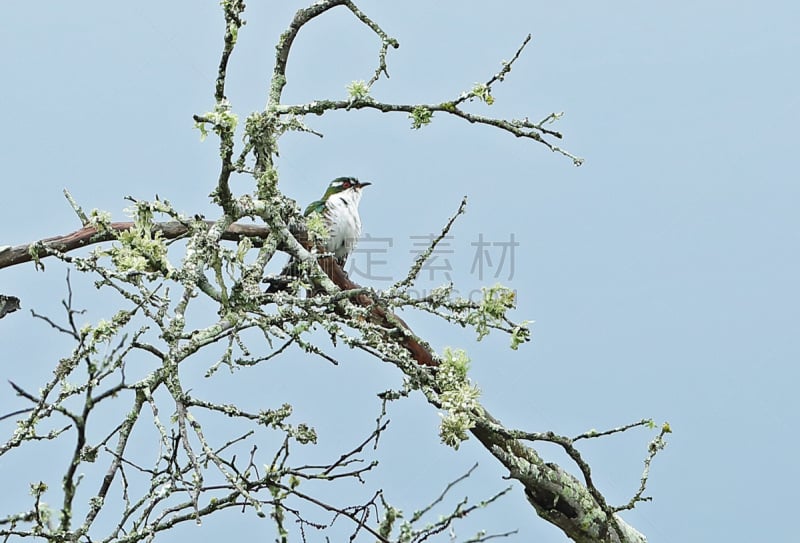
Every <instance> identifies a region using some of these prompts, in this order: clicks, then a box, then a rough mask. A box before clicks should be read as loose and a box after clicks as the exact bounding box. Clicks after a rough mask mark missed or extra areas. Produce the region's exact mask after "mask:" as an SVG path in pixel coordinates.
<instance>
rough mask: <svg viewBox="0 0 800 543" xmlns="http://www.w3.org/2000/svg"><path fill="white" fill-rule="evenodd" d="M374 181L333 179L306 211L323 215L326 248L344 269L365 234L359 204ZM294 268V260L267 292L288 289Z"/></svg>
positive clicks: (306, 212)
mask: <svg viewBox="0 0 800 543" xmlns="http://www.w3.org/2000/svg"><path fill="white" fill-rule="evenodd" d="M371 184H372V183H370V182H369V181H364V182H361V181H359V180H358V179H356V178H355V177H337V178H336V179H334V180H333V181H331V182H330V184H329V185H328V188H327V189H326V190H325V194H323V195H322V198H320V199H319V200H316V201H314V202H311V203H310V204H308V207H306V210H305V212H304V213H303V216H305V217H309V216H311V214H312V213H319V214H320V215H322V220H323V221H324V223H325V226H326V228H327V230H328V239H327V240H326V241H325V250H326V251H327V252H328V253H330V254H332V255H333V256H334V257H335V258H336V261H337V262H338V263H339V266H341V267H342V268H343V267H344V265H345V263H346V262H347V257H348V256H350V253H352V252H353V249H354V248H355V244H356V241H358V238H359V236H361V217H360V216H359V214H358V204H359V203H360V202H361V191H362V189H363V188H364V187H367V186H369V185H371ZM294 269H296V263H295V262H294V261H293V259H290V260H289V263H288V264H287V265H286V266H285V267H284V268H283V271H282V272H281V274H280V275H281V277H282V279H279V280H274V279H273V280H270V281H269V282H270V283H272V284H271V286H270V287H269V289H267V292H276V291H280V290H285V289H286V283H287V281H286V277H292V276H295V275H296V274H295V273H292V270H294Z"/></svg>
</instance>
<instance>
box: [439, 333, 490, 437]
mask: <svg viewBox="0 0 800 543" xmlns="http://www.w3.org/2000/svg"><path fill="white" fill-rule="evenodd" d="M469 365H470V359H469V357H468V356H467V353H466V352H465V351H463V350H461V349H458V350H452V349H450V348H449V347H447V348H445V350H444V353H443V355H442V360H441V364H440V365H439V371H438V372H437V374H436V384H437V387H438V389H439V402H440V403H441V408H442V410H443V411H444V413H440V416H441V417H442V421H441V424H440V426H439V438H440V439H441V440H442V443H444V444H445V445H447V446H449V447H453V448H454V449H458V447H459V445H461V442H462V441H466V439H467V437H468V436H467V432H468V431H469V430H470V429H471V428H473V427H474V426H475V422H474V420H473V416H474V414H475V413H479V412H481V411H482V408H481V406H480V403H479V402H478V399H479V398H480V394H481V392H480V389H478V387H477V386H475V385H473V384H472V382H471V381H470V379H469V378H468V377H467V373H468V371H469Z"/></svg>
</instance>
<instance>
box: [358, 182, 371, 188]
mask: <svg viewBox="0 0 800 543" xmlns="http://www.w3.org/2000/svg"><path fill="white" fill-rule="evenodd" d="M371 184H372V183H370V182H369V181H364V182H363V183H359V184H358V188H360V189H363V188H364V187H366V186H367V185H371Z"/></svg>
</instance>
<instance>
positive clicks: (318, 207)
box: [303, 200, 325, 217]
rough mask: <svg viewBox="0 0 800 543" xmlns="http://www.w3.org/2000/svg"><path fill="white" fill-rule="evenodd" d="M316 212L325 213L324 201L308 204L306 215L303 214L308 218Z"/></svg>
mask: <svg viewBox="0 0 800 543" xmlns="http://www.w3.org/2000/svg"><path fill="white" fill-rule="evenodd" d="M315 211H316V212H317V213H322V212H323V211H325V201H324V200H317V201H316V202H311V203H310V204H308V207H307V208H306V210H305V213H303V216H305V217H308V216H309V215H311V214H312V213H314V212H315Z"/></svg>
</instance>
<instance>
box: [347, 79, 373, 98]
mask: <svg viewBox="0 0 800 543" xmlns="http://www.w3.org/2000/svg"><path fill="white" fill-rule="evenodd" d="M347 94H348V96H350V99H351V100H353V101H355V100H366V99H367V98H369V87H368V86H367V83H366V82H365V81H353V82H351V83H350V84H349V85H347Z"/></svg>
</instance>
